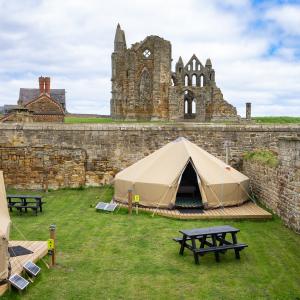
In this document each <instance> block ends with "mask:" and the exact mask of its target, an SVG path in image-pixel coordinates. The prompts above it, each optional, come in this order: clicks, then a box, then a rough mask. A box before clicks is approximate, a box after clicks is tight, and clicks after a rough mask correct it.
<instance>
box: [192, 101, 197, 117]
mask: <svg viewBox="0 0 300 300" xmlns="http://www.w3.org/2000/svg"><path fill="white" fill-rule="evenodd" d="M195 113H196V100H195V98H194V99H193V101H192V114H195Z"/></svg>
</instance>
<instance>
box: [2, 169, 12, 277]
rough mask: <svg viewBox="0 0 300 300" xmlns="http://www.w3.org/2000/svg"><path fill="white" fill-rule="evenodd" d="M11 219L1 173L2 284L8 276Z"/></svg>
mask: <svg viewBox="0 0 300 300" xmlns="http://www.w3.org/2000/svg"><path fill="white" fill-rule="evenodd" d="M9 229H10V217H9V212H8V208H7V200H6V193H5V186H4V179H3V172H2V171H0V282H1V281H2V280H5V279H6V278H7V276H8V262H9V254H8V241H9Z"/></svg>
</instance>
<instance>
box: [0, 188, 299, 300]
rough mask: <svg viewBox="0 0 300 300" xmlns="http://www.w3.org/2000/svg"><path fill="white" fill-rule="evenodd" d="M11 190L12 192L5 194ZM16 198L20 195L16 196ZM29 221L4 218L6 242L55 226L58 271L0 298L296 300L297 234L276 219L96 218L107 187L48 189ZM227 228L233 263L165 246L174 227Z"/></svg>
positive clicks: (42, 236) (44, 234) (41, 235)
mask: <svg viewBox="0 0 300 300" xmlns="http://www.w3.org/2000/svg"><path fill="white" fill-rule="evenodd" d="M9 192H14V191H9ZM18 192H19V193H20V192H22V191H18ZM38 194H42V195H43V196H44V200H45V201H46V202H47V204H46V205H45V206H44V208H45V209H44V212H43V213H42V214H39V215H38V216H37V217H35V216H34V215H31V213H28V214H23V215H22V216H19V215H18V214H17V213H13V214H12V220H13V223H14V224H15V228H14V227H13V228H12V233H11V239H24V238H23V237H22V236H21V235H20V233H18V231H17V230H16V228H18V229H19V230H21V231H22V232H23V234H24V235H25V236H26V238H27V239H28V240H46V239H48V226H49V225H50V224H52V223H55V224H56V225H57V238H58V242H57V247H58V255H57V261H58V265H57V267H56V268H55V269H51V270H48V269H47V268H46V267H45V265H44V264H43V263H42V262H40V263H39V265H40V266H42V269H43V270H42V273H41V274H40V276H39V277H38V279H37V280H35V282H34V284H31V286H30V287H29V289H28V291H27V292H25V293H24V294H23V295H22V296H20V295H19V294H18V293H16V292H13V293H11V294H6V295H5V296H4V297H3V299H21V298H22V299H230V300H232V299H239V300H240V299H272V300H273V299H289V300H290V299H294V300H296V299H300V250H299V249H300V236H299V235H297V234H295V233H293V232H292V231H291V230H289V229H287V228H286V227H284V226H283V225H282V223H281V221H280V220H279V219H278V218H274V219H273V220H268V221H182V220H173V219H167V218H163V217H159V216H155V217H154V218H152V217H151V215H149V214H146V213H140V214H139V215H138V216H136V215H135V214H134V215H132V216H131V217H129V216H128V215H127V213H126V210H124V209H121V210H119V211H118V212H117V213H113V214H111V213H100V212H96V211H95V209H94V208H93V207H94V206H95V204H96V203H97V201H98V200H99V199H106V200H110V199H111V196H112V189H110V188H102V189H101V188H88V189H84V190H59V191H51V192H49V193H48V194H46V195H44V194H43V193H38ZM221 224H229V225H233V226H235V227H238V228H240V229H241V232H240V233H239V234H238V239H239V241H240V242H243V243H247V244H248V245H249V247H248V248H246V249H245V250H243V251H242V252H241V260H236V259H235V258H234V252H233V251H231V252H227V253H226V254H225V255H224V256H223V255H222V257H221V262H220V263H216V262H215V260H214V257H213V255H212V254H208V255H206V256H204V257H203V258H201V259H200V265H195V264H194V260H193V256H192V254H191V253H190V251H188V252H187V251H186V253H185V255H184V256H183V257H182V256H179V254H178V250H179V245H178V244H176V243H175V242H173V241H172V240H171V238H172V237H176V236H178V230H179V229H188V228H194V227H205V226H213V225H221Z"/></svg>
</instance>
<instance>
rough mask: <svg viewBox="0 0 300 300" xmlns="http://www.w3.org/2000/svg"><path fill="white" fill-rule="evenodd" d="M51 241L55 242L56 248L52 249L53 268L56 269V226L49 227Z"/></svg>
mask: <svg viewBox="0 0 300 300" xmlns="http://www.w3.org/2000/svg"><path fill="white" fill-rule="evenodd" d="M49 231H50V239H52V240H53V241H54V248H53V249H52V254H51V267H54V266H55V264H56V225H54V224H51V225H50V227H49Z"/></svg>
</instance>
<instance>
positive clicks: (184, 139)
mask: <svg viewBox="0 0 300 300" xmlns="http://www.w3.org/2000/svg"><path fill="white" fill-rule="evenodd" d="M185 141H188V139H186V138H185V137H183V136H180V137H178V138H177V139H176V140H174V141H173V143H179V142H185Z"/></svg>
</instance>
